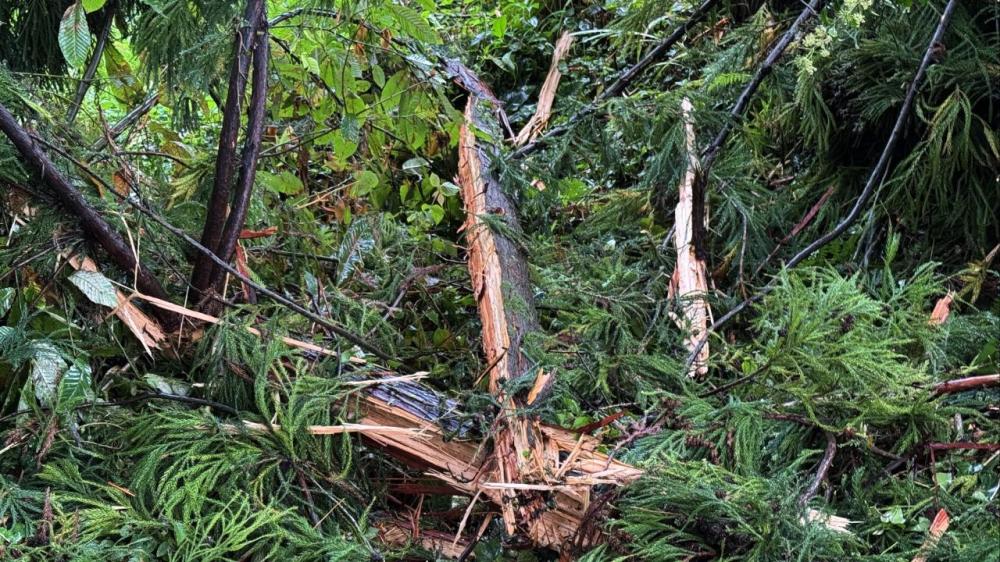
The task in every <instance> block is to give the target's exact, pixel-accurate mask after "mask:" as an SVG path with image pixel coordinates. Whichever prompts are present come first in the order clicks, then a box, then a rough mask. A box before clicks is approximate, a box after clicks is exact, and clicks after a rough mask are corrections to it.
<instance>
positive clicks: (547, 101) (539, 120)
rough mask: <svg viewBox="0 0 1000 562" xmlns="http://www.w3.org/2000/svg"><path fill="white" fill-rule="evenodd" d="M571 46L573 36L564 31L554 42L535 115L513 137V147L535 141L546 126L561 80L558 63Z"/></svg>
mask: <svg viewBox="0 0 1000 562" xmlns="http://www.w3.org/2000/svg"><path fill="white" fill-rule="evenodd" d="M572 46H573V36H572V35H570V34H569V32H568V31H564V32H563V34H562V36H561V37H559V40H558V41H556V46H555V49H554V50H553V51H552V64H550V65H549V73H548V75H547V76H546V77H545V82H543V83H542V89H541V90H539V92H538V105H537V107H535V114H534V115H532V116H531V119H529V120H528V122H527V123H526V124H525V125H524V128H522V129H521V131H520V132H519V133H517V136H516V137H514V146H522V145H524V144H525V143H527V142H529V141H533V140H535V139H536V138H538V135H539V134H540V133H541V132H542V130H543V129H545V126H546V125H548V123H549V118H550V117H551V116H552V103H553V102H554V101H555V99H556V89H558V88H559V80H560V79H561V78H562V72H560V71H559V63H560V62H562V59H563V58H564V57H565V56H566V53H568V52H569V49H570V47H572Z"/></svg>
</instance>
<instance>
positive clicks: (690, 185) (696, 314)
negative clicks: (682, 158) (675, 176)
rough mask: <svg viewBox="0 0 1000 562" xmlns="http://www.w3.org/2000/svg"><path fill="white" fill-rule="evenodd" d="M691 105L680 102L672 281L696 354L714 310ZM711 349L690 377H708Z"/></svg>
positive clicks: (700, 354)
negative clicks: (683, 153)
mask: <svg viewBox="0 0 1000 562" xmlns="http://www.w3.org/2000/svg"><path fill="white" fill-rule="evenodd" d="M692 111H693V110H692V107H691V102H690V100H688V99H687V98H684V100H683V101H682V102H681V112H682V115H683V119H684V138H685V143H686V148H687V169H686V170H685V171H684V177H683V178H682V179H681V184H680V187H679V200H678V201H677V207H676V208H675V210H674V247H675V248H676V250H677V264H676V265H675V267H674V275H673V278H672V279H671V289H672V293H673V295H674V296H675V297H676V298H677V299H678V300H679V301H680V303H681V309H682V312H683V317H682V318H679V319H678V320H679V322H678V323H679V324H680V326H681V329H682V330H685V331H686V332H687V336H686V337H685V338H684V345H685V346H686V347H687V348H688V351H689V352H692V353H694V352H695V348H696V347H697V346H698V344H699V342H700V341H701V338H702V337H703V336H704V335H705V334H706V333H708V332H707V330H708V323H709V321H708V319H709V316H710V315H711V311H710V310H709V307H708V301H707V300H706V299H705V296H706V295H707V294H708V270H707V267H706V265H705V261H704V260H703V259H702V257H701V256H700V255H699V252H698V248H697V244H696V237H695V230H696V229H697V228H698V227H699V224H697V223H696V221H697V219H698V217H696V216H695V208H696V206H697V202H696V201H695V197H698V196H700V197H704V192H702V191H700V190H698V189H696V184H697V183H698V182H700V181H701V178H700V164H699V162H698V147H697V143H696V139H695V132H694V116H693V115H692ZM708 354H709V346H708V344H707V343H706V344H705V345H703V346H701V349H699V350H697V356H696V357H697V358H696V359H695V361H694V363H693V364H692V365H691V366H690V367H689V368H688V376H691V377H696V376H704V375H706V374H708Z"/></svg>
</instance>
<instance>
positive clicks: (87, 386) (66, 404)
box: [59, 359, 94, 411]
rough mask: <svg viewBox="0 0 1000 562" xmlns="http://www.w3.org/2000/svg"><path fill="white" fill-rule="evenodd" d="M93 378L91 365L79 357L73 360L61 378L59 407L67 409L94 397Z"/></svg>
mask: <svg viewBox="0 0 1000 562" xmlns="http://www.w3.org/2000/svg"><path fill="white" fill-rule="evenodd" d="M92 379H93V377H92V376H91V371H90V365H88V364H87V363H86V362H85V361H81V360H79V359H77V360H76V361H73V364H72V365H70V367H69V369H66V373H65V374H63V376H62V378H61V379H59V409H60V410H64V411H65V410H66V409H69V408H72V407H73V406H76V405H77V404H80V403H81V402H85V401H87V400H89V399H92V398H93V396H94V391H93V389H92V385H93V383H92V382H91V381H92Z"/></svg>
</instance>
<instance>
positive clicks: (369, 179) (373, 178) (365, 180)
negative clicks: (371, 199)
mask: <svg viewBox="0 0 1000 562" xmlns="http://www.w3.org/2000/svg"><path fill="white" fill-rule="evenodd" d="M376 187H378V174H376V173H375V172H373V171H371V170H362V171H361V172H358V173H357V174H355V176H354V189H353V190H352V192H353V193H354V194H355V195H358V196H361V195H367V194H368V193H371V191H372V190H373V189H375V188H376Z"/></svg>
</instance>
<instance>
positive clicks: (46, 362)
mask: <svg viewBox="0 0 1000 562" xmlns="http://www.w3.org/2000/svg"><path fill="white" fill-rule="evenodd" d="M32 351H33V353H32V357H31V383H32V385H33V386H34V388H35V397H36V398H38V402H39V403H41V404H42V405H43V406H52V405H53V404H54V403H55V399H56V396H57V395H56V392H57V391H58V388H59V375H60V374H61V373H62V372H63V370H65V369H66V362H65V361H64V360H63V358H62V355H60V353H59V350H58V349H56V347H55V346H54V345H52V344H50V343H48V342H37V343H35V344H34V346H33V349H32Z"/></svg>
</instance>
